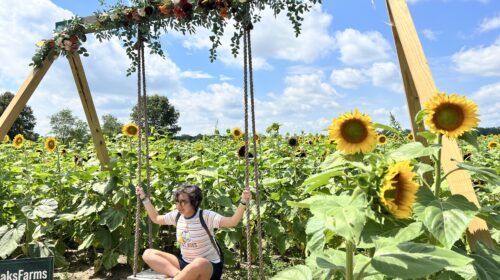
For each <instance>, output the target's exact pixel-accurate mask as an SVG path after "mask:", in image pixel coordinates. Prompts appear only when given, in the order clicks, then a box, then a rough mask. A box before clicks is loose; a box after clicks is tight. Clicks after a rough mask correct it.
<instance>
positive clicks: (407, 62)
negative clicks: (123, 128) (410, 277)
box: [0, 0, 492, 251]
mask: <svg viewBox="0 0 500 280" xmlns="http://www.w3.org/2000/svg"><path fill="white" fill-rule="evenodd" d="M386 4H387V9H388V13H389V18H390V21H391V26H392V31H393V35H394V42H395V46H396V51H397V55H398V60H399V64H400V68H401V75H402V79H403V83H404V88H405V93H406V100H407V103H408V108H409V112H410V121H411V126H412V131H413V133H414V135H416V136H417V133H418V132H419V131H423V130H424V128H423V126H422V125H419V124H417V123H416V122H415V115H416V114H417V113H418V112H419V111H420V109H421V108H422V104H424V103H425V102H426V101H427V100H428V99H429V98H431V96H432V95H433V94H434V93H436V92H437V87H436V84H435V83H434V79H433V78H432V73H431V71H430V68H429V65H428V63H427V59H426V57H425V54H424V51H423V48H422V45H421V43H420V40H419V38H418V34H417V31H416V28H415V25H414V24H413V20H412V18H411V15H410V11H409V9H408V5H407V3H406V0H386ZM83 20H84V22H85V23H95V22H96V20H97V19H96V17H95V16H90V17H86V18H84V19H83ZM92 32H93V30H87V31H86V33H92ZM54 59H55V57H54V56H51V55H49V56H48V58H47V59H46V60H45V61H44V62H43V64H42V66H41V67H40V68H36V69H32V70H31V73H30V74H29V75H28V78H26V80H25V81H24V83H23V84H22V86H21V87H20V89H19V90H18V91H17V93H16V95H15V97H14V99H13V100H12V102H11V103H10V104H9V106H8V107H7V109H6V110H5V112H4V113H3V114H2V116H1V117H0V139H3V137H4V136H5V135H6V134H7V132H8V131H9V129H10V128H11V126H12V124H13V123H14V121H15V120H16V118H17V117H18V116H19V114H20V112H21V111H22V109H23V108H24V106H25V105H26V103H27V102H28V100H29V98H30V97H31V95H32V94H33V92H34V91H35V89H36V88H37V86H38V84H39V83H40V81H41V80H42V78H43V76H44V75H45V73H47V71H48V70H49V68H50V66H51V65H52V62H53V61H54ZM68 61H69V64H70V67H71V71H72V73H73V77H74V79H75V83H76V87H77V89H78V94H79V95H80V99H81V101H82V105H83V108H84V110H85V115H86V117H87V122H88V124H89V127H90V131H91V134H92V140H93V142H94V146H95V148H96V153H97V157H98V158H99V160H100V162H101V164H102V166H103V167H104V168H105V167H106V166H107V165H108V163H109V156H108V152H107V149H106V143H105V141H104V137H103V135H102V131H101V126H100V124H99V119H98V117H97V113H96V110H95V107H94V103H93V101H92V96H91V94H90V90H89V86H88V83H87V79H86V77H85V72H84V70H83V66H82V62H81V60H80V56H79V55H78V54H77V53H73V54H70V55H69V56H68ZM416 138H417V140H419V139H418V136H417V137H416ZM420 140H422V139H420ZM461 161H462V153H461V151H460V149H459V148H458V144H457V143H456V142H455V141H453V140H449V139H447V138H446V137H443V148H442V167H443V170H444V171H445V172H449V171H451V170H454V169H456V167H457V162H461ZM447 181H448V185H449V187H450V190H451V193H452V194H461V195H463V196H465V197H466V198H467V199H468V200H469V201H471V202H472V203H474V204H475V205H476V206H477V207H480V205H479V201H478V199H477V197H476V193H475V192H474V189H473V188H472V181H471V178H470V175H469V173H468V172H467V171H464V170H460V171H455V172H453V173H452V174H450V175H449V176H448V177H447ZM467 237H468V242H469V245H470V246H471V249H472V250H473V251H474V250H475V245H476V241H481V242H483V243H484V244H486V245H488V246H492V240H491V236H490V233H489V231H488V226H487V224H486V222H485V221H484V220H482V219H479V218H477V217H476V218H474V220H472V222H471V223H470V225H469V228H468V231H467Z"/></svg>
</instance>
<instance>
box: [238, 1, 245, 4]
mask: <svg viewBox="0 0 500 280" xmlns="http://www.w3.org/2000/svg"><path fill="white" fill-rule="evenodd" d="M239 1H240V3H242V4H243V3H246V2H247V0H239Z"/></svg>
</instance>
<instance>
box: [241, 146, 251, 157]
mask: <svg viewBox="0 0 500 280" xmlns="http://www.w3.org/2000/svg"><path fill="white" fill-rule="evenodd" d="M245 150H246V146H245V145H243V146H241V147H240V148H239V149H238V152H237V154H238V157H240V158H244V157H245ZM248 158H253V154H252V153H251V152H250V151H249V152H248Z"/></svg>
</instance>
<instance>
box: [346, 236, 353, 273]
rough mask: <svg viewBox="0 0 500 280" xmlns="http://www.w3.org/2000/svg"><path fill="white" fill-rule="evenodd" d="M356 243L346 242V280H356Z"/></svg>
mask: <svg viewBox="0 0 500 280" xmlns="http://www.w3.org/2000/svg"><path fill="white" fill-rule="evenodd" d="M354 250H355V246H354V243H352V242H351V241H348V240H346V246H345V254H346V266H345V276H346V277H345V279H346V280H353V279H354V274H353V272H354Z"/></svg>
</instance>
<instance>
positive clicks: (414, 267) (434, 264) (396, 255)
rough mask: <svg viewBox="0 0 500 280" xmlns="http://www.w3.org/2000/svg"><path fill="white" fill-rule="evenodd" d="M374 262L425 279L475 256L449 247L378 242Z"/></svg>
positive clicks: (397, 273)
mask: <svg viewBox="0 0 500 280" xmlns="http://www.w3.org/2000/svg"><path fill="white" fill-rule="evenodd" d="M375 243H376V245H377V250H376V253H375V256H374V257H373V259H372V261H371V264H372V266H373V267H374V268H375V269H376V270H377V271H379V272H381V273H383V274H385V275H387V276H391V277H400V278H404V279H408V278H421V277H425V276H427V275H430V274H433V273H436V272H438V271H440V270H442V269H443V268H445V267H450V266H458V267H462V266H465V265H467V264H469V263H470V262H471V261H472V259H470V258H468V257H466V256H463V255H461V254H459V253H457V252H454V251H452V250H449V249H444V248H440V247H437V246H434V245H429V244H420V243H414V242H403V243H399V242H397V241H395V240H393V242H382V243H377V242H375Z"/></svg>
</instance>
